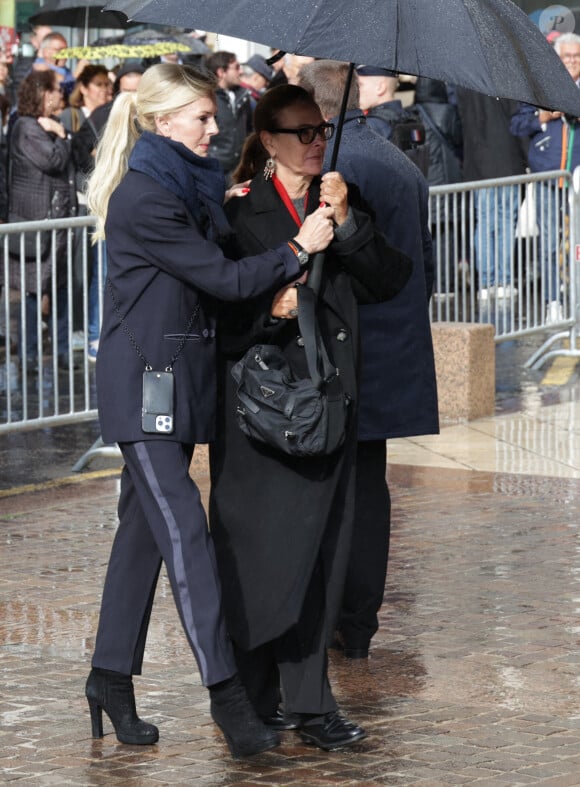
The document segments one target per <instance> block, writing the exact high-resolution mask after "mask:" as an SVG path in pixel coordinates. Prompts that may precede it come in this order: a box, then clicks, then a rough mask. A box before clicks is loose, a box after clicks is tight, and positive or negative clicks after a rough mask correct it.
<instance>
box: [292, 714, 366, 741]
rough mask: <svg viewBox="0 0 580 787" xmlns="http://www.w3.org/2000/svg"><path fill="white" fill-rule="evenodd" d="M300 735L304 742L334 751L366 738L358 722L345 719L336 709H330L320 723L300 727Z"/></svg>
mask: <svg viewBox="0 0 580 787" xmlns="http://www.w3.org/2000/svg"><path fill="white" fill-rule="evenodd" d="M300 737H301V738H302V740H303V741H304V742H305V743H311V744H313V745H314V746H318V747H319V748H320V749H324V750H325V751H334V749H340V748H341V746H350V745H351V744H353V743H357V741H360V740H362V739H363V738H366V732H365V731H364V730H363V728H362V727H359V726H358V724H354V722H352V721H349V720H348V719H345V718H344V716H341V715H340V713H339V712H338V711H331V712H330V713H327V714H326V715H325V717H324V721H323V722H322V723H320V724H308V725H306V726H304V727H302V729H301V730H300Z"/></svg>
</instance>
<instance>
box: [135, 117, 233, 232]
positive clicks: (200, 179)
mask: <svg viewBox="0 0 580 787" xmlns="http://www.w3.org/2000/svg"><path fill="white" fill-rule="evenodd" d="M129 169H130V170H134V171H135V172H141V173H143V174H144V175H149V176H150V177H152V178H153V179H154V180H156V181H157V182H158V183H160V184H161V185H162V186H163V187H164V188H166V189H167V190H168V191H170V192H171V193H172V194H175V196H176V197H178V198H179V199H180V200H182V201H183V202H184V203H185V206H186V207H187V209H188V211H189V212H190V213H191V215H192V216H193V218H194V219H195V221H196V222H197V223H198V225H199V226H200V227H201V228H202V230H203V231H204V232H205V233H206V234H207V237H208V239H209V240H213V241H217V240H218V239H220V238H222V237H224V236H226V235H227V234H229V233H230V232H231V230H230V226H229V224H228V220H227V218H226V215H225V213H224V210H223V202H224V194H225V176H224V174H223V171H222V169H221V166H220V164H219V161H217V159H212V158H203V157H202V156H198V155H196V154H195V153H193V152H192V151H191V150H189V149H188V148H186V147H185V145H183V144H182V143H181V142H175V141H174V140H172V139H168V138H167V137H162V136H160V135H159V134H153V133H152V132H151V131H144V132H143V133H142V134H141V136H140V137H139V139H138V140H137V142H136V144H135V147H134V148H133V150H132V151H131V155H130V156H129Z"/></svg>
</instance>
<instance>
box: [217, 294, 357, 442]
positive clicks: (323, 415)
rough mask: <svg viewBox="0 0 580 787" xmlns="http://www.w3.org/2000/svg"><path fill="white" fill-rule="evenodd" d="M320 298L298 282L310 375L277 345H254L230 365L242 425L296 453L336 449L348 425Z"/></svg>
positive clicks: (258, 437) (259, 438) (252, 435)
mask: <svg viewBox="0 0 580 787" xmlns="http://www.w3.org/2000/svg"><path fill="white" fill-rule="evenodd" d="M315 303H316V296H315V294H314V293H313V292H312V290H311V289H310V288H309V287H307V286H299V287H298V324H299V327H300V331H301V334H302V338H303V340H304V349H305V351H306V360H307V363H308V371H309V374H310V377H306V378H297V377H296V375H295V374H294V372H293V370H292V369H291V368H290V365H289V364H288V361H287V359H286V357H285V355H284V353H283V352H282V350H281V349H280V348H279V347H278V346H277V345H275V344H261V345H260V344H257V345H254V346H253V347H251V348H250V349H249V350H248V351H247V352H246V354H245V355H244V357H243V358H242V359H241V360H239V361H238V362H237V363H236V364H235V365H234V366H233V368H232V370H231V373H232V376H233V378H234V380H235V381H236V383H237V386H238V387H237V395H238V400H239V404H238V407H237V420H238V424H239V427H240V429H241V430H242V431H243V432H244V434H245V435H247V436H248V437H249V438H251V439H253V440H257V441H259V442H261V443H265V444H267V445H270V446H272V447H274V448H277V449H279V450H281V451H283V452H284V453H286V454H291V455H293V456H324V455H328V454H332V453H333V452H334V451H336V450H337V449H338V448H340V446H341V445H342V444H343V443H344V439H345V436H346V430H347V425H348V417H349V402H350V398H349V396H348V395H347V394H346V393H345V392H344V389H343V387H342V382H341V380H340V376H339V373H338V370H337V369H336V368H335V367H333V366H332V364H331V362H330V359H329V357H328V354H327V352H326V348H325V346H324V344H323V342H322V338H321V337H320V335H319V332H318V329H317V325H316V316H315ZM320 369H322V373H321V371H320Z"/></svg>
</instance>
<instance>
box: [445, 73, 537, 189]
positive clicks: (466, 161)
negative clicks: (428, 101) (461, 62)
mask: <svg viewBox="0 0 580 787" xmlns="http://www.w3.org/2000/svg"><path fill="white" fill-rule="evenodd" d="M457 106H458V109H459V115H460V117H461V124H462V127H463V178H464V180H466V181H471V180H485V179H486V178H506V177H508V176H509V175H523V174H524V173H525V171H526V166H527V147H528V143H527V141H526V140H524V139H522V138H521V137H515V136H513V135H512V133H511V132H510V120H511V117H512V115H513V114H515V113H516V112H517V110H518V108H519V104H518V102H517V101H511V100H510V99H507V98H500V99H497V98H494V97H492V96H484V95H483V94H482V93H476V92H475V91H474V90H467V89H466V88H462V87H461V88H459V87H458V88H457Z"/></svg>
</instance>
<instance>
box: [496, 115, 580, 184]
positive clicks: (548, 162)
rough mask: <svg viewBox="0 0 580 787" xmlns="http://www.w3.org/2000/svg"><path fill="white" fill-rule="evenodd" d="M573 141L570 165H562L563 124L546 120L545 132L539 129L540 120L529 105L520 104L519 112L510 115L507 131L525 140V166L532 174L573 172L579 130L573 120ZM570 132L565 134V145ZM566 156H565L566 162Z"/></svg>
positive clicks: (579, 161)
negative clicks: (526, 151) (526, 160)
mask: <svg viewBox="0 0 580 787" xmlns="http://www.w3.org/2000/svg"><path fill="white" fill-rule="evenodd" d="M573 124H574V126H575V128H574V140H573V143H572V157H571V159H570V164H569V165H568V163H567V161H565V162H564V166H562V130H563V129H562V126H563V121H562V120H561V119H560V118H558V119H557V120H549V121H548V122H547V123H546V130H545V131H544V130H543V129H542V124H541V123H540V119H539V118H538V116H537V115H536V109H535V107H531V106H530V105H529V104H520V108H519V110H518V111H517V112H516V113H515V114H514V115H512V118H511V123H510V129H511V132H512V134H514V135H516V136H518V137H529V138H530V147H529V149H528V164H529V166H530V169H531V170H532V172H548V171H550V170H553V169H568V170H570V172H573V171H574V170H575V169H576V167H578V166H580V127H577V124H576V122H575V121H574V123H573ZM570 139H571V136H570V130H569V131H568V144H570ZM568 152H569V151H568ZM567 158H568V156H566V159H567Z"/></svg>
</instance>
